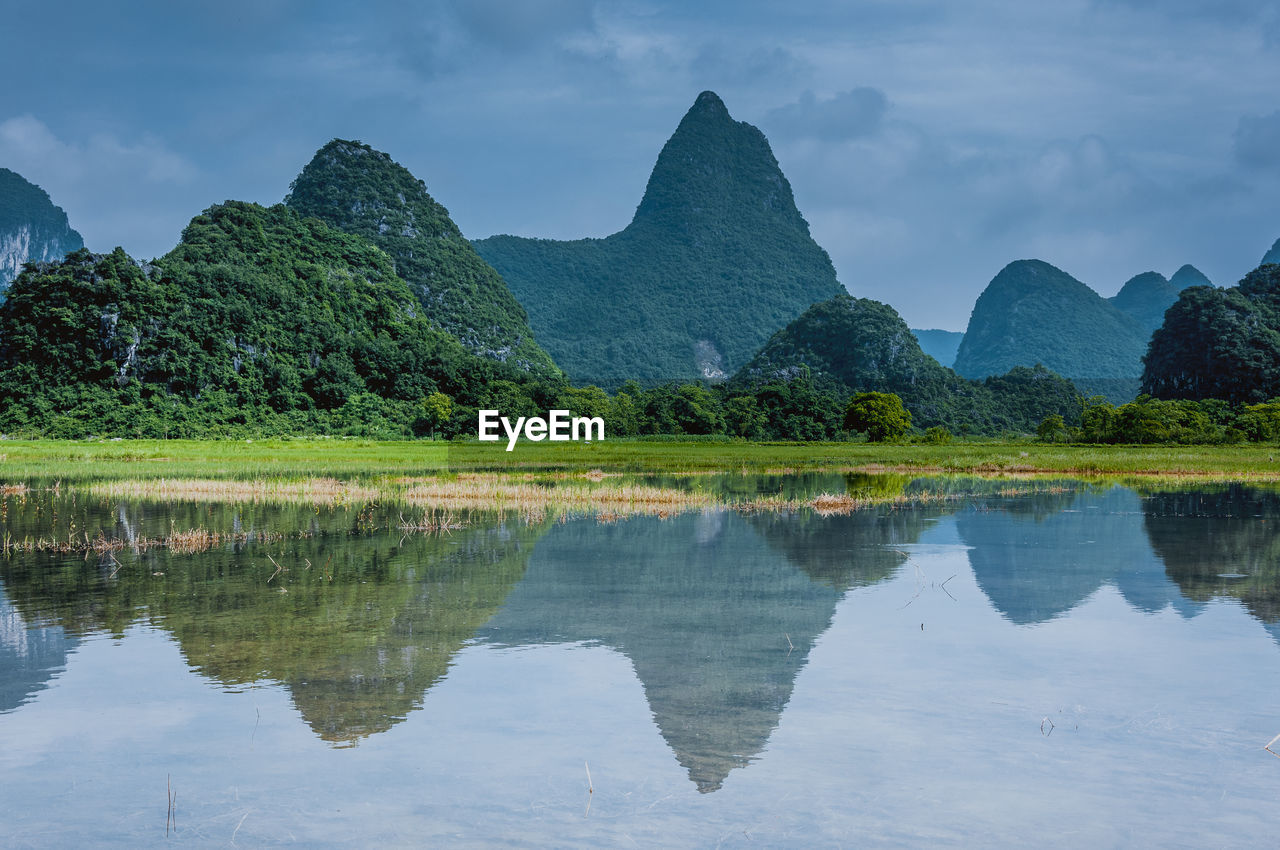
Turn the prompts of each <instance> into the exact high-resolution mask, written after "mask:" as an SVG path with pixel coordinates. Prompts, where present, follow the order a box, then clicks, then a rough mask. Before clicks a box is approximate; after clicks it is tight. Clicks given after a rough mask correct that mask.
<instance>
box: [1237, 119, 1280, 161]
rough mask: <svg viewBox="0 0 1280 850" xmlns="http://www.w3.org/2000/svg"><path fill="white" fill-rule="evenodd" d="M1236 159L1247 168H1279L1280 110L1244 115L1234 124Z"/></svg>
mask: <svg viewBox="0 0 1280 850" xmlns="http://www.w3.org/2000/svg"><path fill="white" fill-rule="evenodd" d="M1233 142H1234V144H1235V155H1236V160H1237V161H1238V162H1239V163H1240V164H1241V165H1244V166H1246V167H1248V168H1259V169H1272V168H1280V110H1277V111H1275V112H1272V113H1271V114H1270V115H1260V116H1259V115H1245V116H1243V117H1242V118H1241V119H1240V123H1239V124H1237V125H1236V132H1235V137H1234V139H1233Z"/></svg>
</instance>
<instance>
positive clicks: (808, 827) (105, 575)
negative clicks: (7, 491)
mask: <svg viewBox="0 0 1280 850" xmlns="http://www.w3.org/2000/svg"><path fill="white" fill-rule="evenodd" d="M699 486H705V485H699ZM714 486H723V487H725V488H728V489H737V490H742V491H747V492H806V491H810V490H815V489H821V490H831V489H833V488H834V487H837V486H838V487H839V488H841V489H844V488H847V489H850V490H855V491H857V490H865V489H867V488H872V489H874V488H875V487H878V486H896V487H902V486H906V487H908V488H910V487H914V486H918V484H913V483H911V482H906V483H904V482H902V481H897V482H896V483H893V482H891V483H890V484H889V485H883V482H881V483H877V481H876V480H872V479H865V478H853V477H851V478H848V479H845V478H842V477H837V478H834V479H829V478H823V477H821V476H816V477H810V478H794V479H788V478H781V477H775V478H769V479H750V480H748V479H725V480H724V481H721V482H714ZM957 487H958V489H963V487H962V486H960V485H957ZM987 489H988V490H989V491H993V492H991V494H989V495H970V496H968V497H963V498H957V499H954V500H948V501H945V502H939V503H934V504H930V505H927V506H925V507H922V508H911V509H902V508H899V509H883V510H875V511H864V512H860V513H856V514H853V515H848V516H831V517H825V518H824V517H821V516H817V515H815V514H812V513H810V512H807V511H805V512H801V513H798V514H793V515H783V514H758V515H742V514H739V513H735V512H730V511H725V512H706V513H697V514H692V515H684V516H679V517H675V518H669V519H665V520H664V519H657V518H631V519H622V520H617V521H614V522H599V521H597V520H596V519H593V518H577V519H573V518H570V519H566V520H558V519H549V520H547V521H543V522H534V523H528V522H524V521H521V520H519V519H518V518H507V519H506V520H503V519H501V518H498V517H490V518H488V519H485V518H482V517H473V519H472V523H471V524H470V525H469V526H467V527H465V528H462V529H458V530H455V531H453V532H452V533H450V534H441V535H422V534H411V535H402V534H401V533H400V532H398V531H394V530H389V529H388V528H387V525H388V523H389V522H391V520H392V518H394V517H395V516H396V515H397V514H396V511H395V510H393V509H390V508H377V507H374V508H350V509H347V508H343V509H333V508H319V509H317V508H314V507H312V508H305V507H288V508H281V507H265V506H261V505H250V506H225V505H214V506H208V505H205V506H201V505H194V504H147V503H125V504H120V503H115V502H107V501H102V500H98V499H91V498H90V499H86V498H85V497H84V496H76V495H74V494H67V493H65V492H64V493H62V494H60V495H56V496H55V495H52V494H49V493H33V494H31V495H28V496H25V497H16V496H15V497H8V498H6V499H5V500H4V503H3V508H4V511H3V517H2V519H3V523H4V529H5V530H6V531H9V532H10V533H11V534H13V535H14V536H17V537H22V536H24V535H28V534H30V535H37V536H38V535H40V534H55V533H56V534H61V535H63V536H65V535H66V534H67V533H70V532H71V531H75V532H76V533H80V534H83V533H84V532H86V531H87V532H88V533H89V534H90V535H93V534H94V533H95V532H96V531H98V530H99V529H102V530H104V531H105V532H106V533H108V534H111V535H116V536H121V537H127V538H128V537H137V536H146V535H162V534H165V533H168V532H169V531H170V530H172V529H176V530H185V529H188V528H192V527H203V528H208V529H213V530H223V531H234V532H238V533H240V534H241V535H244V536H245V537H247V540H246V541H245V542H241V543H236V544H227V545H222V546H218V547H215V548H214V549H213V550H211V551H208V552H204V553H200V554H193V555H178V554H172V553H169V552H166V551H164V550H161V549H152V550H148V551H146V552H143V553H141V554H139V553H133V552H130V551H129V550H126V551H124V552H121V553H118V554H116V555H114V556H112V555H107V556H99V555H94V554H91V555H89V556H88V557H87V558H86V557H85V556H84V555H83V554H60V555H54V554H17V555H14V554H11V555H10V557H8V558H7V559H0V742H2V743H3V746H2V747H0V776H3V777H4V793H3V794H0V843H2V844H4V845H6V846H7V845H12V846H39V847H45V846H83V845H85V844H92V845H95V846H96V845H104V844H105V845H118V846H137V845H140V844H142V845H149V844H162V843H166V842H167V843H173V844H191V845H199V846H206V845H227V844H231V843H232V842H233V841H234V843H236V844H238V845H244V846H262V845H274V844H298V845H303V846H323V845H351V844H355V845H373V844H392V845H413V846H423V845H430V846H439V845H450V846H492V845H494V844H505V845H514V846H565V845H586V844H591V845H604V846H627V847H631V846H640V847H653V846H664V847H668V846H699V847H701V846H720V845H723V846H747V845H750V846H768V847H777V846H796V847H809V846H878V845H891V846H892V845H905V846H919V845H921V844H924V843H928V844H941V845H963V846H973V845H983V846H991V845H1003V846H1025V845H1035V846H1044V845H1060V846H1072V847H1078V846H1132V845H1135V844H1137V845H1151V846H1157V845H1158V846H1185V847H1205V846H1241V847H1243V846H1260V845H1273V844H1274V842H1275V840H1276V836H1277V835H1280V808H1277V805H1276V801H1277V798H1280V759H1277V758H1276V757H1274V756H1272V755H1271V754H1270V753H1268V752H1266V751H1265V750H1263V749H1262V747H1263V745H1265V744H1266V743H1267V742H1268V741H1270V740H1271V739H1272V737H1273V736H1275V735H1276V734H1277V733H1280V705H1278V704H1277V699H1276V695H1277V685H1280V586H1278V583H1277V578H1278V574H1280V566H1278V565H1280V497H1278V496H1277V495H1276V494H1274V493H1269V492H1262V491H1257V490H1252V489H1248V488H1243V487H1230V488H1218V489H1213V490H1208V491H1204V492H1183V493H1146V494H1144V493H1139V492H1135V491H1133V490H1130V489H1125V488H1121V487H1097V486H1093V487H1088V486H1085V485H1083V484H1068V485H1066V486H1057V487H1053V488H1050V489H1049V491H1048V492H1040V493H1032V494H1025V495H1004V496H1002V495H999V494H998V493H996V492H994V488H993V487H988V488H987ZM393 524H394V523H393ZM264 531H265V532H275V533H280V534H284V535H286V536H285V537H284V539H281V540H274V541H272V542H268V543H262V542H258V541H257V540H256V539H255V538H256V535H258V534H259V533H260V532H264ZM268 556H270V557H268ZM272 559H274V560H272ZM1278 749H1280V747H1278ZM166 784H168V785H169V786H170V787H171V788H172V789H173V791H175V792H176V803H175V806H174V823H173V824H166V818H167V814H168V798H167V796H166V793H167V791H166ZM589 788H590V789H592V790H591V791H590V792H589ZM166 826H169V834H168V835H167V836H166Z"/></svg>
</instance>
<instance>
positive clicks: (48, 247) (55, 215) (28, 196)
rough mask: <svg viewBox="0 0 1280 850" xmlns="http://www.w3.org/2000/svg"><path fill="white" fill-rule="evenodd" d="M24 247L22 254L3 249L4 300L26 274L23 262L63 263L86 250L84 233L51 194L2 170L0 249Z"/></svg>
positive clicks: (0, 265)
mask: <svg viewBox="0 0 1280 850" xmlns="http://www.w3.org/2000/svg"><path fill="white" fill-rule="evenodd" d="M6 242H11V244H13V245H15V246H16V245H24V246H25V249H26V250H25V251H24V252H23V253H22V254H18V253H16V248H15V249H12V250H11V249H8V248H6V247H0V297H3V295H4V289H5V287H6V286H8V285H9V283H10V281H12V280H13V279H14V278H15V277H17V276H18V274H19V273H20V272H21V271H22V265H23V263H27V262H45V261H50V260H60V259H62V257H63V256H64V255H65V254H67V253H68V252H70V251H75V250H78V249H80V248H83V247H84V240H83V239H82V238H80V234H79V233H77V232H76V231H74V230H72V229H71V224H70V223H69V222H68V221H67V214H66V213H65V212H63V210H62V207H58V206H54V204H53V201H51V200H49V194H48V193H47V192H45V190H43V189H41V188H40V187H39V186H37V185H35V184H34V183H31V182H29V181H28V180H26V179H25V178H23V177H22V175H20V174H17V173H15V172H13V171H10V170H9V169H7V168H0V246H4V245H5V243H6Z"/></svg>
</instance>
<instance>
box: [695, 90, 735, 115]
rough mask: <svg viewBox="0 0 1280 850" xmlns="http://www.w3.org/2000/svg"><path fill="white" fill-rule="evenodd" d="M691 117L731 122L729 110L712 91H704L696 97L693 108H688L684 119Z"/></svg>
mask: <svg viewBox="0 0 1280 850" xmlns="http://www.w3.org/2000/svg"><path fill="white" fill-rule="evenodd" d="M691 115H695V116H698V117H702V118H718V119H722V120H725V121H732V120H733V119H732V118H730V117H729V108H728V107H727V106H725V105H724V101H723V100H721V99H720V95H718V94H716V93H715V92H713V91H704V92H703V93H702V94H700V95H698V99H697V100H695V101H694V102H693V106H691V107H689V111H688V112H687V113H686V114H685V117H686V118H688V117H689V116H691Z"/></svg>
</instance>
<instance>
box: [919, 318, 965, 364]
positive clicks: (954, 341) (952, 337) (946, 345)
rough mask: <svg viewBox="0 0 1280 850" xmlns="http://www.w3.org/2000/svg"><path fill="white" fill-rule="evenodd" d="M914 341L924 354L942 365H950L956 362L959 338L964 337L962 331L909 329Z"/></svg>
mask: <svg viewBox="0 0 1280 850" xmlns="http://www.w3.org/2000/svg"><path fill="white" fill-rule="evenodd" d="M911 333H913V334H915V338H916V342H918V343H920V349H921V350H922V351H924V353H925V354H927V355H929V356H930V357H932V358H933V359H934V360H937V361H938V362H939V363H941V364H942V365H943V366H947V367H951V366H952V365H954V364H955V362H956V352H957V351H959V350H960V340H962V339H964V332H963V331H942V330H936V329H929V330H917V329H916V328H912V329H911Z"/></svg>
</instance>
